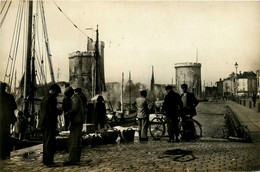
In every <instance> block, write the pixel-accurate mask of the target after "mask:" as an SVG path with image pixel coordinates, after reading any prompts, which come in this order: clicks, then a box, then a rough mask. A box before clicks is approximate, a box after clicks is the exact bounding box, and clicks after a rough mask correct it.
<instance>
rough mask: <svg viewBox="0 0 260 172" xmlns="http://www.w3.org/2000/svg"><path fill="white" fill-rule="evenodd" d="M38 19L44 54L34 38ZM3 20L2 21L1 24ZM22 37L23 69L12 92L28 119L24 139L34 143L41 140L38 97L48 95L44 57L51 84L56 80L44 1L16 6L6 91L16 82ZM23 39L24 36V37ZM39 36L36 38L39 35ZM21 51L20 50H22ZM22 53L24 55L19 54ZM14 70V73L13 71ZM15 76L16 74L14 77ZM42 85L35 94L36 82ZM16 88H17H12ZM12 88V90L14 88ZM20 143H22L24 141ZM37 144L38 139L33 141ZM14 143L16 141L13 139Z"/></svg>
mask: <svg viewBox="0 0 260 172" xmlns="http://www.w3.org/2000/svg"><path fill="white" fill-rule="evenodd" d="M34 6H35V7H36V10H35V12H36V14H35V15H33V8H34ZM26 17H27V19H26V20H27V21H23V19H24V18H26ZM38 17H39V18H40V19H41V26H42V33H43V37H42V45H45V50H46V52H45V53H46V54H44V53H43V52H44V51H43V48H42V49H41V52H37V51H36V49H37V48H38V49H37V50H38V51H40V45H39V44H40V41H39V40H36V39H37V33H38V32H39V30H38V29H39V28H40V27H38V26H39V25H37V24H38V23H39V22H38V20H39V18H38ZM2 24H3V23H1V26H2ZM22 26H24V34H21V32H22ZM22 36H23V38H24V39H23V40H24V44H26V46H24V47H26V50H24V52H25V53H24V54H25V55H24V56H25V60H24V61H25V63H24V66H23V67H24V68H23V69H22V79H21V82H20V85H19V87H18V93H17V94H16V95H15V97H16V100H17V104H18V108H19V111H21V112H23V114H24V116H25V118H26V121H27V127H26V128H27V131H25V133H26V136H25V138H26V139H28V140H29V141H28V140H27V141H26V143H27V144H29V145H30V144H35V143H32V141H34V140H41V138H40V136H39V135H37V133H40V132H39V130H38V129H37V121H36V120H37V116H38V114H39V111H40V109H39V106H40V100H41V99H40V97H36V96H43V95H45V94H47V90H48V89H47V87H48V85H47V82H46V75H45V74H46V73H45V71H44V68H45V63H44V62H45V60H44V57H46V56H47V57H46V59H47V60H46V61H48V64H49V71H50V77H51V83H55V80H54V72H53V67H52V60H51V56H52V55H51V52H50V46H49V38H48V32H47V26H46V20H45V13H44V6H43V1H37V3H35V4H34V1H20V2H19V5H18V11H17V18H16V22H15V26H14V33H13V39H12V44H11V50H10V53H9V56H8V62H7V67H6V71H5V77H4V82H7V83H8V85H9V86H10V89H9V90H8V91H9V92H11V91H12V85H16V83H13V76H14V69H16V68H17V67H16V66H15V64H16V60H17V52H18V49H19V47H21V46H19V39H20V37H22ZM25 38H26V39H25ZM38 39H39V38H38ZM21 54H23V53H21ZM21 56H23V55H21ZM15 73H16V72H15ZM15 78H16V77H15ZM37 81H38V82H37ZM36 83H38V86H40V87H41V89H42V90H41V93H40V95H37V94H36V90H37V85H36ZM15 89H16V88H15ZM15 89H14V90H15ZM20 142H22V141H19V144H25V142H23V143H20ZM36 143H40V142H36ZM16 144H17V142H16Z"/></svg>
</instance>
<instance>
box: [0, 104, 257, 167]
mask: <svg viewBox="0 0 260 172" xmlns="http://www.w3.org/2000/svg"><path fill="white" fill-rule="evenodd" d="M223 106H224V104H223V103H201V104H200V105H199V107H198V112H199V114H198V115H197V117H196V119H197V120H198V121H200V122H201V124H202V125H203V136H204V137H203V138H202V139H200V140H199V141H197V142H179V143H169V142H167V138H166V137H165V138H162V139H161V140H160V141H155V140H153V139H151V138H150V139H149V141H148V142H139V141H137V140H135V141H134V142H123V143H122V142H121V143H115V144H107V145H98V146H94V147H91V146H88V147H85V148H84V149H83V152H82V158H81V160H82V161H81V163H80V164H79V165H76V166H63V165H62V163H63V162H64V161H66V160H67V159H68V153H67V152H65V151H62V152H61V151H60V152H57V153H56V155H55V162H56V163H57V164H58V165H59V166H58V167H52V168H47V167H46V166H44V165H43V164H42V163H41V160H42V147H41V145H39V146H38V148H37V149H36V150H35V151H32V152H29V153H26V154H23V155H22V154H21V155H16V156H13V157H12V158H11V159H10V160H5V161H2V162H1V171H4V172H5V171H28V172H29V171H43V172H45V171H46V172H47V171H65V172H66V171H158V172H159V171H252V170H260V145H259V142H257V143H241V142H229V141H227V140H224V139H214V138H211V135H212V133H213V131H214V130H215V129H217V128H219V127H222V126H223V124H224V123H223V122H224V119H223V112H224V108H223ZM176 149H181V150H185V151H190V152H189V154H187V155H185V156H183V157H180V155H170V154H165V151H167V150H168V151H171V150H176ZM181 161H186V162H181Z"/></svg>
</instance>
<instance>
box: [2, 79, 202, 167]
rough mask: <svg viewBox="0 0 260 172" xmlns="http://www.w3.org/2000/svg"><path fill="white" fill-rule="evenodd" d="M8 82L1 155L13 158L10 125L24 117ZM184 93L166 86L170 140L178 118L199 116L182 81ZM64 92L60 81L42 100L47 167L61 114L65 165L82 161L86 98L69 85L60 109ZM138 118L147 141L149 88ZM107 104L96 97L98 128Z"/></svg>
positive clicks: (141, 136)
mask: <svg viewBox="0 0 260 172" xmlns="http://www.w3.org/2000/svg"><path fill="white" fill-rule="evenodd" d="M6 86H7V85H6V83H2V82H1V84H0V88H1V90H0V91H1V92H0V99H1V104H0V106H1V107H0V109H1V120H0V122H1V123H0V127H1V130H0V137H1V138H0V140H1V141H0V154H1V159H6V158H9V157H10V150H11V149H10V148H9V145H10V125H11V124H14V123H15V122H16V121H17V119H18V121H17V122H16V125H18V126H19V127H17V129H22V128H25V127H26V125H24V123H23V122H24V121H26V119H25V118H24V116H23V114H22V112H21V111H19V112H20V113H19V112H18V115H17V117H16V116H15V114H14V110H15V109H16V108H17V105H16V102H15V100H14V97H13V96H12V95H11V94H8V93H6V91H5V89H6ZM181 87H182V89H183V93H182V94H181V95H179V94H178V93H176V92H174V91H173V87H172V86H167V87H166V88H165V90H166V92H167V95H166V96H165V99H164V102H163V105H162V110H163V112H164V113H165V115H166V122H167V129H168V134H169V141H170V142H174V141H176V142H178V141H179V139H178V135H179V131H178V127H177V126H178V117H179V116H180V114H182V113H186V114H190V115H191V116H194V115H196V110H195V107H196V106H197V105H198V101H197V99H196V98H195V96H194V94H193V93H189V92H188V91H187V88H188V86H187V85H186V84H183V85H182V86H181ZM60 93H61V88H60V87H59V85H57V84H53V85H52V86H51V87H50V89H49V92H48V94H47V95H46V96H44V97H43V99H42V100H41V107H40V114H39V124H38V128H39V129H40V131H41V132H42V136H43V161H42V162H43V164H45V165H46V166H55V165H56V164H55V163H54V154H55V150H56V148H55V145H56V135H57V124H58V120H57V119H58V117H59V116H60V115H62V114H63V115H64V119H65V120H64V121H65V125H64V128H65V130H69V131H70V135H69V139H68V150H69V159H68V161H66V162H64V165H73V164H78V163H79V162H80V157H81V151H82V128H83V124H84V123H86V122H87V120H86V116H87V115H86V113H87V98H86V96H85V95H84V94H83V93H82V90H81V88H77V89H75V90H74V89H73V88H72V87H67V88H66V89H65V91H64V98H63V102H62V108H60V109H59V108H58V106H57V105H58V102H57V96H58V95H59V94H60ZM135 105H136V108H137V118H138V126H139V139H140V141H147V140H148V134H147V132H148V125H149V114H150V109H149V108H150V107H149V105H148V100H147V91H146V90H142V91H141V92H140V97H138V98H137V99H136V103H135ZM106 124H107V121H106V106H105V103H104V98H103V97H102V96H101V95H100V96H98V97H97V101H96V103H95V128H96V129H104V128H105V127H106ZM22 126H23V127H22ZM16 133H18V135H17V137H18V138H21V137H23V136H22V135H21V133H22V132H20V131H16Z"/></svg>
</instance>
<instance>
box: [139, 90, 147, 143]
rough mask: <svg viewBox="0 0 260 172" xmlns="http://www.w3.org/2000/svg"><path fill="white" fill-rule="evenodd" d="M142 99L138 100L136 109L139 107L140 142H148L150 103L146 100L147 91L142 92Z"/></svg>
mask: <svg viewBox="0 0 260 172" xmlns="http://www.w3.org/2000/svg"><path fill="white" fill-rule="evenodd" d="M140 95H141V96H140V97H138V98H137V99H136V107H137V118H138V126H139V140H140V141H147V140H148V137H147V130H148V122H149V121H148V120H149V109H148V103H147V100H146V97H147V91H146V90H142V91H140Z"/></svg>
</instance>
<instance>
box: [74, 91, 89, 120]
mask: <svg viewBox="0 0 260 172" xmlns="http://www.w3.org/2000/svg"><path fill="white" fill-rule="evenodd" d="M75 93H77V94H78V95H79V97H80V98H81V101H82V103H83V109H84V122H85V123H87V97H86V96H85V94H84V93H83V92H82V89H81V88H76V89H75Z"/></svg>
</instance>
